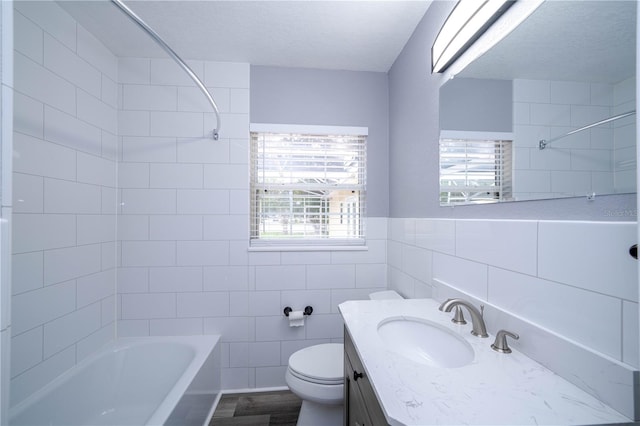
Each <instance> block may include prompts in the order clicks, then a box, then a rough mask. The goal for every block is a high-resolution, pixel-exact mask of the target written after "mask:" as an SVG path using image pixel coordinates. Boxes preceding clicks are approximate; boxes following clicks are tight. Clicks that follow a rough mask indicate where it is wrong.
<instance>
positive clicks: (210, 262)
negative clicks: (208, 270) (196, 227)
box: [177, 241, 229, 266]
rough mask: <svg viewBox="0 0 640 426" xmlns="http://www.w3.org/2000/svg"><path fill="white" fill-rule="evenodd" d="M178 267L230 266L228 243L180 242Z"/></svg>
mask: <svg viewBox="0 0 640 426" xmlns="http://www.w3.org/2000/svg"><path fill="white" fill-rule="evenodd" d="M177 245H178V265H181V266H200V265H201V266H217V265H228V264H229V243H228V242H227V241H178V243H177Z"/></svg>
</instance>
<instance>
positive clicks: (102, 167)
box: [77, 152, 116, 188]
mask: <svg viewBox="0 0 640 426" xmlns="http://www.w3.org/2000/svg"><path fill="white" fill-rule="evenodd" d="M77 175H78V176H77V179H78V182H82V183H92V184H94V185H102V186H108V187H112V188H115V187H116V163H115V162H114V161H111V160H107V159H105V158H101V157H96V156H95V155H88V154H84V153H81V152H79V153H78V154H77Z"/></svg>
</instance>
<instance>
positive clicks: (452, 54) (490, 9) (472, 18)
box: [431, 0, 515, 73]
mask: <svg viewBox="0 0 640 426" xmlns="http://www.w3.org/2000/svg"><path fill="white" fill-rule="evenodd" d="M514 2H515V0H459V1H458V3H457V4H456V6H455V7H454V8H453V10H452V11H451V14H449V17H448V18H447V20H446V21H445V23H444V25H443V26H442V28H441V29H440V32H439V33H438V36H437V37H436V40H435V41H434V43H433V47H432V48H431V66H432V68H431V72H432V73H438V72H442V71H444V70H445V69H446V68H447V67H448V66H449V65H451V64H452V63H453V62H454V61H455V60H456V59H457V58H458V57H459V56H460V55H462V53H464V51H465V50H466V49H467V48H468V47H469V46H471V45H472V44H473V43H474V42H475V41H476V40H477V39H478V37H480V36H481V35H482V33H484V32H485V31H486V30H487V28H489V27H490V26H491V24H493V23H494V22H495V21H496V19H498V18H499V17H500V15H502V14H503V13H504V12H505V11H506V10H507V9H508V8H509V7H511V5H512V4H513V3H514Z"/></svg>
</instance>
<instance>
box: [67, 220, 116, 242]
mask: <svg viewBox="0 0 640 426" xmlns="http://www.w3.org/2000/svg"><path fill="white" fill-rule="evenodd" d="M76 220H77V244H78V245H84V244H95V243H104V242H109V241H115V239H116V217H115V215H108V216H107V215H77V217H76Z"/></svg>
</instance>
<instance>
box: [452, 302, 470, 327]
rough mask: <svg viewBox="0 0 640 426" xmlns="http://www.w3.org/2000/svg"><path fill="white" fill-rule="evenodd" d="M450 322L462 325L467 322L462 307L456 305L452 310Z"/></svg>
mask: <svg viewBox="0 0 640 426" xmlns="http://www.w3.org/2000/svg"><path fill="white" fill-rule="evenodd" d="M451 322H452V323H454V324H460V325H464V324H466V323H467V321H465V319H464V315H463V314H462V309H460V306H456V310H455V312H454V315H453V318H451Z"/></svg>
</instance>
